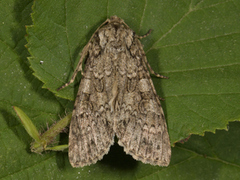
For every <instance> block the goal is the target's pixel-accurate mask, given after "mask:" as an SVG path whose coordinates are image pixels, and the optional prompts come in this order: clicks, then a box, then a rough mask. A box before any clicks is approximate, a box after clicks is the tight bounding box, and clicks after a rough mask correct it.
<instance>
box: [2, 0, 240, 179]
mask: <svg viewBox="0 0 240 180" xmlns="http://www.w3.org/2000/svg"><path fill="white" fill-rule="evenodd" d="M0 6H1V12H0V19H1V22H0V29H1V31H0V39H1V41H0V54H1V55H0V68H1V71H0V84H1V90H0V98H1V101H0V108H1V115H0V124H1V126H0V142H1V146H0V150H1V156H0V178H1V179H76V178H79V179H80V178H81V179H176V178H178V179H226V178H227V177H228V178H229V179H237V178H238V177H239V175H240V174H239V172H240V168H239V167H240V165H239V164H240V162H239V157H238V156H239V151H240V147H239V143H238V142H239V137H240V134H239V133H240V132H239V126H240V125H239V123H237V122H234V123H230V125H229V127H230V128H229V131H228V132H227V131H224V130H221V131H220V130H216V129H227V124H228V122H229V121H234V120H239V119H240V113H239V112H240V111H239V100H240V93H239V91H240V81H239V72H240V66H239V64H240V63H239V59H240V52H239V49H240V47H239V46H240V44H239V40H240V36H239V31H240V28H239V18H240V16H239V15H240V13H239V12H240V10H239V7H240V4H239V1H238V0H212V1H202V0H193V1H190V0H182V1H177V0H172V1H164V0H153V1H137V0H133V1H127V0H124V1H95V0H88V1H87V0H74V1H73V0H68V1H62V0H58V1H46V0H41V1H40V0H36V1H35V2H34V5H33V2H32V1H31V0H25V1H22V0H15V1H13V0H9V1H1V2H0ZM32 6H33V10H31V7H32ZM31 12H32V15H31V16H32V20H33V21H31V18H30V13H31ZM112 15H117V16H119V17H121V18H122V19H124V20H125V22H126V23H127V24H128V25H129V26H130V27H131V28H132V29H133V30H134V31H135V32H136V33H137V34H139V35H143V34H145V33H146V32H147V31H148V30H149V29H153V32H152V33H151V35H150V36H148V37H147V38H145V39H143V40H142V43H143V45H144V49H145V51H146V54H147V58H148V61H149V63H150V64H151V66H152V67H153V69H154V70H155V71H156V72H159V73H160V74H163V75H166V76H168V77H169V78H170V79H168V80H165V79H158V78H156V77H154V76H152V79H153V81H154V85H155V87H156V90H157V92H158V95H159V96H160V97H163V98H164V99H165V101H163V102H162V104H163V109H164V112H165V114H166V118H167V122H168V129H169V134H170V139H171V143H172V144H174V143H175V142H176V141H179V140H181V139H184V138H186V137H188V136H189V134H200V135H203V134H204V132H205V131H211V132H215V131H216V134H212V133H211V132H208V133H206V134H205V136H204V137H201V136H198V135H192V136H191V138H190V139H189V141H188V142H187V143H185V144H183V145H181V144H177V145H176V146H175V147H173V148H172V151H173V154H172V158H171V163H170V165H169V167H167V168H161V167H157V166H151V165H146V164H142V163H141V162H137V161H135V160H133V159H132V157H131V156H129V155H126V154H125V153H124V152H123V149H122V148H121V147H119V146H118V145H117V144H115V145H114V146H113V147H112V148H111V150H110V152H109V154H108V155H106V156H104V158H103V160H102V161H100V162H98V163H97V164H95V165H92V166H88V167H84V168H77V169H76V168H72V167H71V166H70V164H69V162H68V155H67V153H64V152H58V153H56V152H50V153H44V154H43V155H38V154H34V153H31V152H30V143H31V141H32V139H31V137H30V136H29V135H28V134H27V132H26V131H25V129H24V128H23V126H22V125H21V123H20V122H19V121H18V117H17V115H16V114H15V112H14V111H13V109H12V106H18V107H20V108H21V109H23V111H24V112H26V114H27V115H28V116H29V117H30V119H31V120H32V121H33V123H34V124H35V125H36V127H37V129H40V128H43V129H45V130H46V127H47V125H46V124H47V123H48V124H53V123H54V121H56V120H58V119H59V115H60V116H61V117H63V116H65V111H67V112H71V111H72V109H73V100H74V97H75V95H76V93H77V89H78V84H79V80H80V76H79V79H78V80H76V82H75V84H76V85H75V86H74V85H72V86H70V87H67V88H65V89H63V90H61V91H60V92H56V89H57V88H58V87H60V86H61V85H63V84H64V83H66V82H67V81H68V80H69V79H70V77H71V75H72V73H73V70H74V68H75V67H76V64H77V63H78V60H79V58H80V56H79V54H80V52H81V50H82V48H83V47H84V45H85V44H86V43H87V42H88V40H89V38H90V37H91V35H92V34H93V32H94V31H95V30H96V29H97V27H98V26H99V25H100V24H101V23H102V22H103V21H105V20H106V18H109V17H110V16H112ZM31 24H33V25H32V26H30V27H28V28H27V31H28V35H27V39H28V44H27V41H26V40H25V38H24V36H25V35H26V29H25V26H26V25H31ZM25 44H27V47H28V50H29V52H30V54H29V53H28V51H27V49H26V48H25V47H24V45H25ZM29 56H31V58H30V60H29V61H28V60H27V57H29ZM29 62H30V63H29ZM29 66H31V69H32V70H33V71H32V70H31V69H30V68H29ZM33 73H34V75H32V74H33ZM36 77H37V78H36ZM42 86H43V87H44V88H45V89H43V88H42ZM59 97H61V98H59ZM69 99H70V100H71V101H69ZM67 136H68V135H67V134H61V135H60V137H59V144H66V143H67V139H68V138H67Z"/></svg>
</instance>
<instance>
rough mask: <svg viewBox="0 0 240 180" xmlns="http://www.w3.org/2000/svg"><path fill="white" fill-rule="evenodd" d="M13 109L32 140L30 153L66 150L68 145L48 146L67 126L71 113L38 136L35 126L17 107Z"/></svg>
mask: <svg viewBox="0 0 240 180" xmlns="http://www.w3.org/2000/svg"><path fill="white" fill-rule="evenodd" d="M13 109H14V110H15V112H16V113H17V115H18V117H19V118H20V120H21V122H22V124H23V126H24V128H25V130H26V131H27V133H28V134H29V135H30V136H31V137H32V138H33V139H34V142H32V143H31V151H32V152H34V153H42V152H43V151H46V150H52V151H63V150H64V149H67V148H68V145H59V146H52V147H51V146H49V145H51V143H52V142H53V139H54V138H55V137H56V136H57V135H58V134H59V133H60V132H61V131H62V130H63V129H64V128H65V127H66V126H68V125H69V123H70V121H71V117H72V113H70V114H69V115H67V116H65V117H64V118H63V119H61V120H60V121H58V122H57V123H56V124H54V125H53V126H51V127H50V129H48V130H47V131H46V132H44V133H43V134H39V132H38V130H37V128H36V126H35V125H34V124H33V122H32V121H31V119H30V118H29V117H28V116H27V115H26V114H25V113H24V112H23V111H22V110H21V109H20V108H18V107H16V106H13Z"/></svg>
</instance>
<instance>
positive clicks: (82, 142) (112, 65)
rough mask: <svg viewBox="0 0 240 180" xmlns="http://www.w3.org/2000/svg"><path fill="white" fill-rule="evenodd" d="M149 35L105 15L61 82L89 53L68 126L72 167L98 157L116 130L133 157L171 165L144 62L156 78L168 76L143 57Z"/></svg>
mask: <svg viewBox="0 0 240 180" xmlns="http://www.w3.org/2000/svg"><path fill="white" fill-rule="evenodd" d="M149 33H150V31H149ZM149 33H148V34H149ZM148 34H147V35H148ZM147 35H145V36H137V35H135V33H134V32H133V31H132V30H131V29H130V28H129V27H128V25H127V24H126V23H125V22H124V21H123V20H122V19H120V18H118V17H117V16H113V17H111V19H107V20H106V21H105V22H104V23H103V24H102V25H101V26H100V27H99V28H98V29H97V30H96V32H95V33H94V34H93V35H92V37H91V39H90V41H89V43H88V44H87V45H86V46H85V47H84V49H83V51H82V55H81V58H80V60H79V63H78V66H77V68H76V70H75V71H74V74H73V77H72V79H71V80H70V82H68V83H66V84H65V85H63V86H62V87H61V88H64V87H66V86H68V85H69V84H70V83H72V82H73V81H74V79H75V77H76V75H77V73H78V71H82V62H83V59H84V57H85V56H87V55H88V59H87V63H86V66H85V69H84V72H83V73H82V75H83V77H82V80H81V83H80V87H79V91H78V94H77V98H76V102H75V105H74V111H73V116H72V121H71V125H70V135H69V160H70V163H71V165H72V166H73V167H79V166H85V165H90V164H93V163H96V161H97V160H100V159H102V157H103V155H104V154H106V153H107V152H108V151H109V148H110V146H111V145H112V144H113V143H114V135H115V134H116V135H117V137H118V139H119V141H118V143H119V144H120V145H121V146H123V147H124V150H125V152H126V153H128V154H130V155H132V157H133V158H135V159H136V160H140V161H142V162H143V163H149V164H152V165H159V166H167V165H168V164H169V162H170V157H171V146H170V141H169V135H168V131H167V125H166V121H165V117H164V113H163V109H162V107H161V104H160V101H159V99H158V95H157V94H156V90H155V88H154V86H153V82H152V80H151V78H150V74H149V72H148V69H147V66H148V67H149V70H150V72H151V73H153V74H155V75H156V76H157V77H161V78H166V77H164V76H162V75H159V74H156V73H155V72H154V71H153V70H152V68H151V66H150V65H149V64H148V62H147V59H146V56H145V53H144V51H143V48H142V44H141V43H140V41H139V39H141V38H143V37H146V36H147ZM61 88H59V89H61Z"/></svg>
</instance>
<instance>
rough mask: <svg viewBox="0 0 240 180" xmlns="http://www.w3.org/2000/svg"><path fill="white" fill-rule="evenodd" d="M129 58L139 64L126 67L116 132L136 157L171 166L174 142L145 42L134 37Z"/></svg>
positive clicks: (143, 160)
mask: <svg viewBox="0 0 240 180" xmlns="http://www.w3.org/2000/svg"><path fill="white" fill-rule="evenodd" d="M130 52H132V53H131V55H130V56H129V58H128V63H129V64H131V63H132V64H135V65H137V67H138V68H137V69H136V73H132V71H130V70H126V79H127V80H126V90H125V91H124V93H123V98H122V102H121V105H120V111H119V117H118V118H116V122H115V132H116V135H117V137H118V139H119V140H118V144H119V145H121V146H123V147H124V150H125V152H126V153H127V154H130V155H132V157H133V158H134V159H136V160H140V161H142V162H143V163H148V164H151V165H159V166H168V165H169V163H170V158H171V146H170V141H169V135H168V131H167V125H166V120H165V116H164V112H163V109H162V107H161V103H160V101H159V98H158V95H157V94H156V90H155V88H154V85H153V82H152V79H151V77H150V74H149V71H148V69H147V67H146V64H145V62H147V59H146V56H145V53H144V51H143V49H142V44H141V43H140V41H139V40H138V38H136V37H134V38H133V42H132V45H131V49H130Z"/></svg>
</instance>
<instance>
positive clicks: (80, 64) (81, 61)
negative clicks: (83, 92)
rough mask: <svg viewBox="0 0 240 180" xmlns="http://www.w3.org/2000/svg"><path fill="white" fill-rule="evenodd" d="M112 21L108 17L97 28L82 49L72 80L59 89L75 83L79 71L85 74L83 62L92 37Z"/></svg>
mask: <svg viewBox="0 0 240 180" xmlns="http://www.w3.org/2000/svg"><path fill="white" fill-rule="evenodd" d="M110 21H111V20H110V19H107V20H106V21H105V22H103V23H102V24H101V25H100V26H99V27H98V28H97V30H96V31H95V32H94V33H93V35H92V36H91V38H90V40H89V42H88V43H87V45H86V46H85V47H84V48H83V50H82V53H81V57H80V60H79V62H78V65H77V67H76V69H75V71H74V73H73V75H72V77H71V79H70V81H69V82H67V83H66V84H64V85H63V86H61V87H60V88H58V89H57V91H59V90H60V89H63V88H65V87H67V86H68V85H69V84H71V83H73V82H74V80H75V78H76V76H77V73H78V72H79V71H81V74H82V75H83V70H82V63H83V59H84V58H85V56H86V55H87V54H88V50H89V45H90V42H91V41H92V39H93V37H94V35H95V34H96V32H97V31H98V30H99V29H100V28H101V27H102V26H104V25H105V24H106V23H109V22H110Z"/></svg>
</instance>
